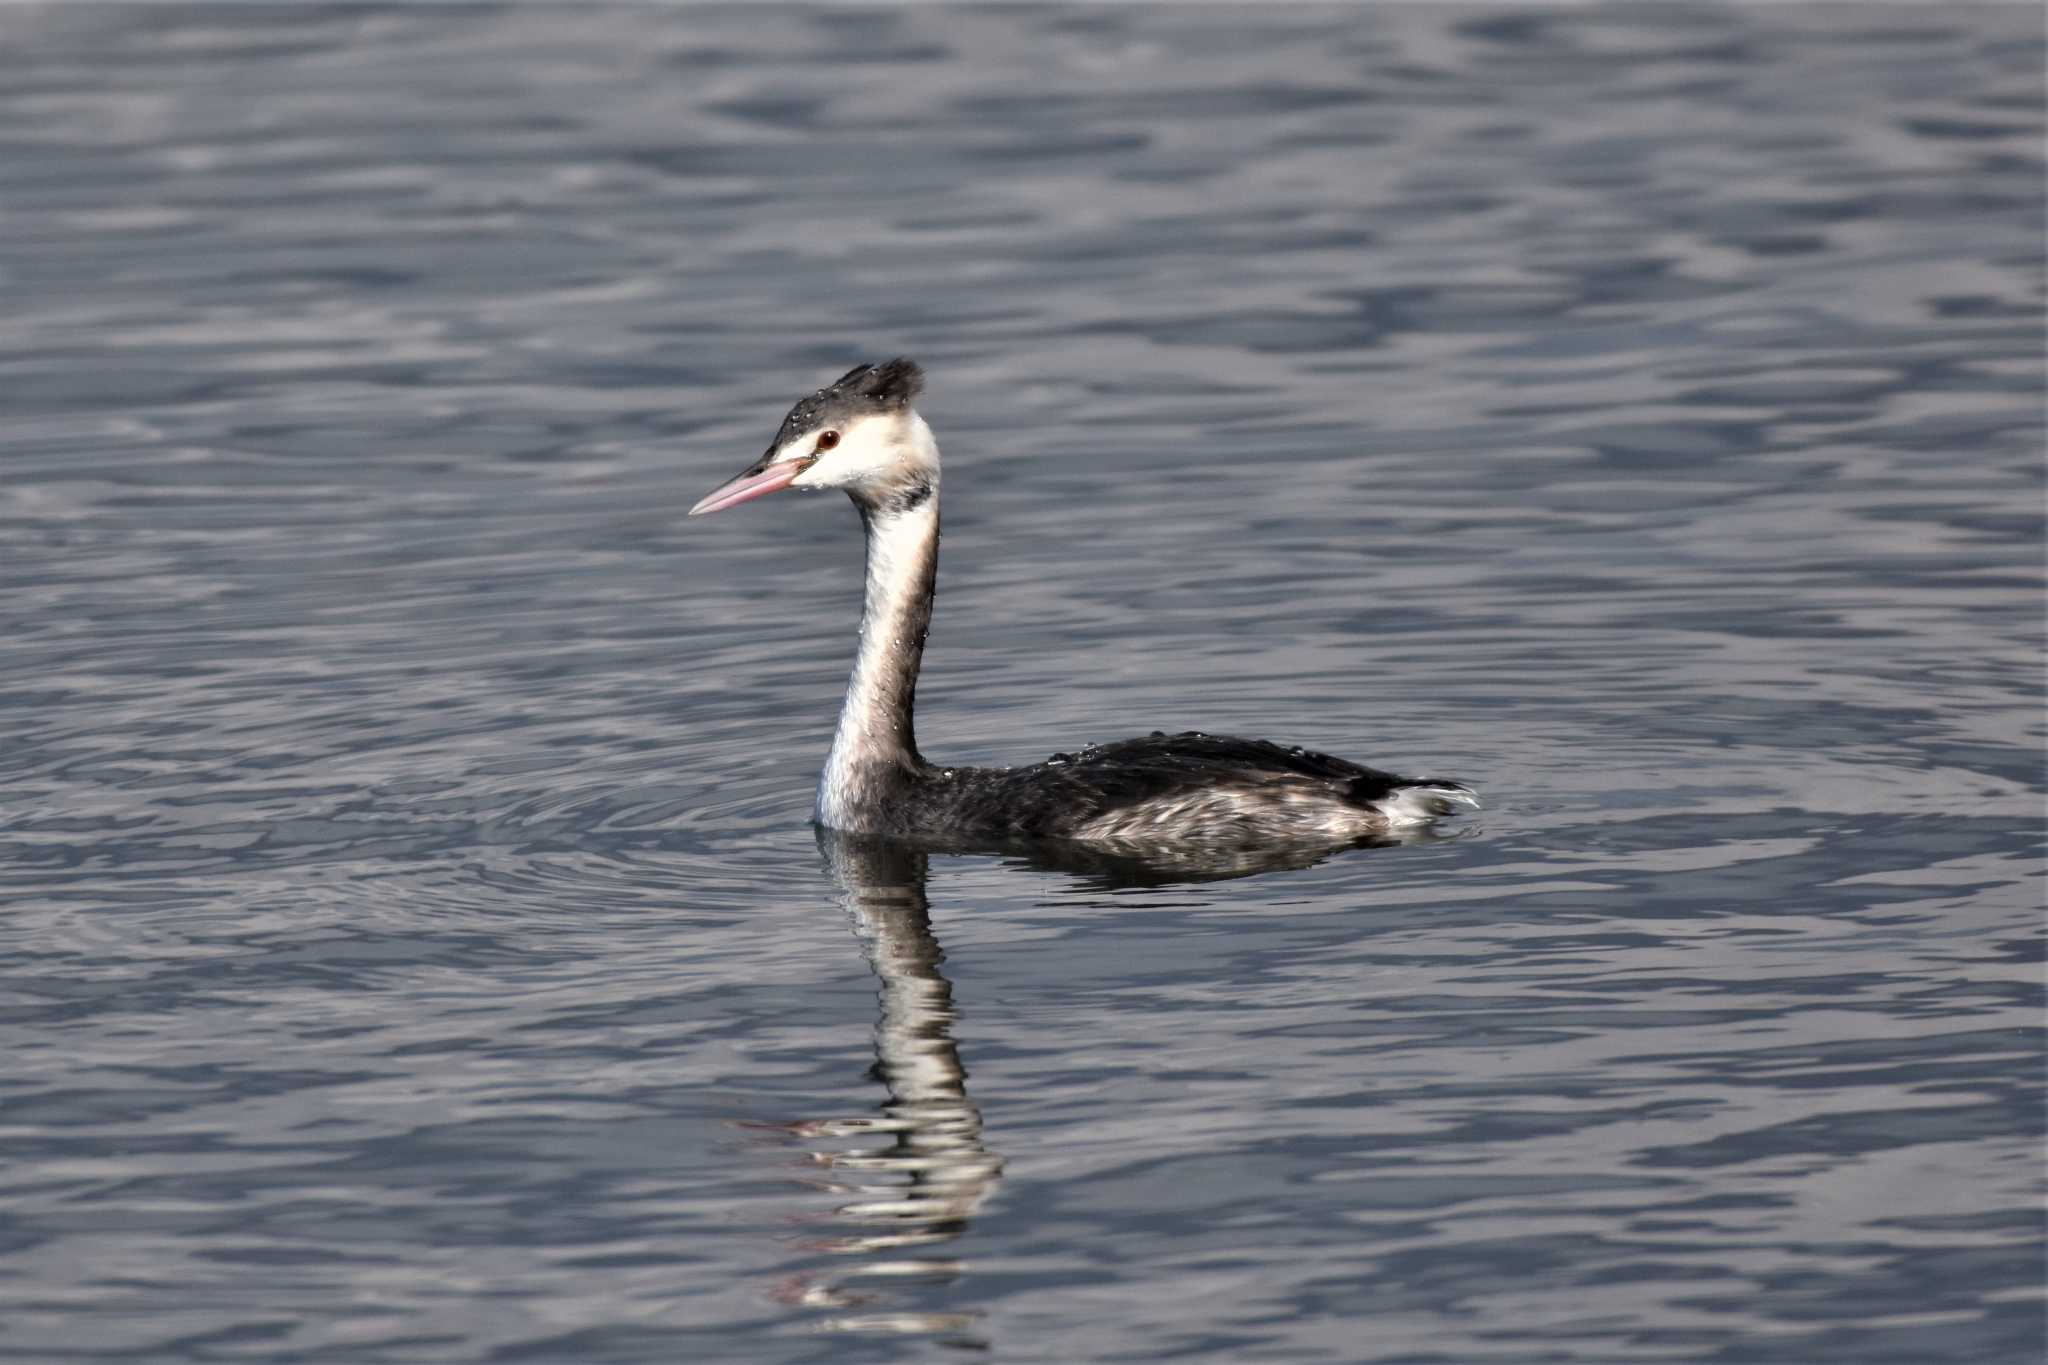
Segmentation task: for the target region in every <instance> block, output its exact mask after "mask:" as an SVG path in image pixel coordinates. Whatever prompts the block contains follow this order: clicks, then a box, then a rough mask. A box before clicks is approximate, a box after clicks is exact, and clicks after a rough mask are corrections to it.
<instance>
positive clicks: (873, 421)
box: [775, 414, 911, 488]
mask: <svg viewBox="0 0 2048 1365" xmlns="http://www.w3.org/2000/svg"><path fill="white" fill-rule="evenodd" d="M836 430H837V431H838V432H839V443H838V444H837V445H835V446H833V447H832V449H830V450H827V451H824V452H822V453H819V452H818V433H817V432H815V431H814V432H811V433H810V434H809V435H806V436H800V437H798V438H797V439H796V440H794V441H791V442H790V443H789V444H788V445H786V446H784V447H783V448H782V449H780V450H778V451H776V452H775V458H776V459H778V460H795V459H809V458H810V457H811V456H812V455H813V454H817V456H818V458H817V462H816V463H814V464H813V465H812V466H811V467H810V468H809V469H806V470H805V471H804V472H803V473H801V474H799V475H797V476H796V478H795V479H793V480H792V481H791V487H794V488H846V487H848V486H850V485H855V484H862V483H869V482H873V481H875V480H878V479H881V478H884V477H886V476H888V475H890V474H893V473H894V472H895V471H896V470H898V469H899V468H900V467H901V466H902V465H903V463H904V460H905V458H906V457H907V456H908V455H909V454H910V453H911V452H910V451H909V450H907V449H906V447H905V444H904V441H903V434H904V429H903V419H902V418H901V417H900V416H896V415H891V414H878V415H875V416H868V417H859V418H855V419H854V420H853V421H851V422H847V423H846V424H844V425H843V426H840V427H838V428H836Z"/></svg>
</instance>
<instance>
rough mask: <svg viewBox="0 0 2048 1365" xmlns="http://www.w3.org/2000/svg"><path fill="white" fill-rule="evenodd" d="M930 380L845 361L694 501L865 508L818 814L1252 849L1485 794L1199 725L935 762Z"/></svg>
mask: <svg viewBox="0 0 2048 1365" xmlns="http://www.w3.org/2000/svg"><path fill="white" fill-rule="evenodd" d="M921 385H922V374H921V372H920V371H919V370H918V368H917V367H916V366H915V365H912V364H911V363H910V362H909V361H905V360H894V361H890V362H888V363H887V364H884V365H880V366H866V365H863V366H861V367H859V368H857V369H855V370H853V371H851V372H849V373H848V374H846V375H845V376H843V377H842V378H841V379H839V380H838V381H837V382H836V383H834V384H832V385H830V386H828V387H826V388H824V389H820V390H818V391H817V392H816V393H814V394H811V395H809V396H808V397H806V398H804V399H803V400H802V401H800V402H799V403H798V404H797V405H796V407H795V408H793V409H792V410H791V411H790V414H789V416H788V417H787V418H786V419H785V420H784V422H783V425H782V430H781V431H780V432H779V433H778V435H777V437H776V442H775V444H774V445H772V446H770V447H769V450H768V453H767V454H766V455H765V456H763V457H762V459H761V460H760V461H759V462H758V463H756V464H755V465H754V466H753V467H751V468H749V469H748V470H747V471H745V472H744V473H742V474H741V475H740V476H739V477H738V478H735V479H733V480H732V481H731V482H729V483H727V484H726V485H724V486H723V487H721V488H719V489H717V490H716V491H714V492H713V493H712V494H710V495H709V496H708V497H706V498H705V499H704V500H703V501H702V502H700V503H698V504H697V506H696V507H695V508H693V509H692V515H696V514H698V513H701V512H715V511H718V510H721V509H722V508H725V507H730V506H733V505H735V504H737V503H740V502H745V501H748V500H750V499H752V498H755V497H759V496H761V495H763V494H765V493H769V492H773V491H775V490H776V489H779V488H784V487H820V488H825V487H836V488H842V489H844V490H845V491H846V492H847V494H848V495H849V496H850V497H851V498H852V499H853V502H854V505H855V507H856V508H857V509H858V510H859V512H860V516H861V522H862V525H863V526H864V528H865V529H866V532H867V545H868V554H867V592H866V601H865V606H864V609H863V612H862V617H861V633H860V648H859V652H858V655H857V657H856V659H855V663H854V668H853V676H852V679H851V681H850V682H849V684H848V686H847V694H846V702H845V705H844V707H843V708H842V709H841V712H840V718H839V728H838V732H837V734H836V735H835V736H834V739H833V743H832V751H831V754H830V755H829V756H828V758H827V759H826V763H825V770H824V773H823V775H822V776H821V777H820V779H819V782H818V795H817V802H816V805H815V806H814V808H813V812H812V813H813V817H814V818H815V819H816V820H817V822H818V823H819V824H821V825H825V826H827V827H830V828H833V829H839V830H845V831H849V832H854V833H863V834H883V835H893V836H896V837H899V838H909V839H915V840H920V841H923V842H928V843H943V844H955V845H966V844H976V843H985V844H1001V845H1014V844H1016V843H1018V842H1021V841H1032V840H1069V841H1078V842H1083V843H1096V844H1105V845H1127V846H1128V845H1146V844H1175V843H1187V844H1200V845H1203V846H1207V847H1217V848H1222V847H1229V848H1252V847H1259V846H1263V845H1273V844H1282V843H1314V844H1323V845H1330V844H1339V843H1347V842H1356V841H1360V840H1367V839H1372V838H1375V837H1380V836H1384V835H1386V834H1387V833H1388V832H1390V831H1394V830H1399V829H1401V828H1404V827H1413V826H1419V825H1423V824H1427V823H1428V822H1430V821H1432V820H1434V819H1436V818H1437V817H1439V816H1442V815H1447V814H1450V813H1452V812H1453V811H1454V810H1456V809H1457V808H1458V807H1460V806H1476V805H1477V804H1478V802H1477V800H1476V798H1475V797H1474V796H1473V794H1472V792H1471V791H1470V789H1468V788H1467V787H1465V786H1464V785H1463V784H1462V783H1458V782H1452V781H1448V780H1442V779H1432V778H1407V777H1397V776H1395V775H1394V774H1392V773H1386V772H1381V771H1378V770H1377V769H1373V768H1366V767H1361V766H1360V765H1358V764H1355V763H1350V762H1347V761H1345V760H1344V759H1341V758H1333V757H1331V756H1329V755H1327V754H1319V753H1311V752H1309V751H1307V750H1305V749H1301V748H1284V747H1282V746H1280V745H1277V744H1273V743H1269V742H1268V741H1265V740H1255V739H1233V738H1229V737H1227V736H1220V735H1207V734H1202V733H1199V732H1195V731H1188V732H1185V733H1181V734H1173V735H1169V734H1164V733H1156V732H1155V733H1154V734H1152V735H1150V736H1147V737H1145V738H1142V739H1128V740H1122V741H1119V742H1117V743H1114V744H1101V745H1090V746H1088V747H1086V748H1083V749H1079V750H1076V751H1074V752H1072V753H1063V754H1056V755H1054V756H1053V757H1052V758H1050V759H1047V760H1046V761H1045V762H1043V763H1036V764H1031V765H1029V766H1024V767H1016V768H962V767H951V768H949V767H943V766H939V765H935V764H932V763H930V762H928V761H926V760H925V758H924V757H923V755H922V754H920V753H919V752H918V748H917V741H916V735H915V730H914V725H913V720H914V715H913V712H914V703H915V694H916V688H917V674H918V668H919V666H920V664H921V663H922V661H923V657H924V643H925V636H926V633H927V631H928V630H929V628H930V625H931V612H932V598H933V594H934V591H935V588H936V585H937V575H938V547H939V496H938V488H939V458H938V447H937V444H936V443H935V442H934V441H933V439H932V435H931V430H930V428H929V427H927V426H926V425H925V423H924V420H923V419H922V418H921V417H919V416H918V415H917V413H916V412H915V411H914V410H913V409H912V408H911V400H912V399H913V398H914V397H915V396H916V394H917V392H918V391H919V389H920V387H921Z"/></svg>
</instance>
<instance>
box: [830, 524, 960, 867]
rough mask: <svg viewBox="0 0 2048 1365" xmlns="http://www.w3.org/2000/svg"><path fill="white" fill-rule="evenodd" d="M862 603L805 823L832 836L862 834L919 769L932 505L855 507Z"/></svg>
mask: <svg viewBox="0 0 2048 1365" xmlns="http://www.w3.org/2000/svg"><path fill="white" fill-rule="evenodd" d="M855 505H856V506H858V507H859V508H860V514H861V521H862V523H863V525H864V526H865V527H866V529H867V543H868V548H867V599H866V603H865V605H864V607H863V609H862V612H861V620H860V651H859V653H858V655H857V656H856V657H855V660H854V665H853V678H852V680H851V681H850V682H849V683H848V684H847V688H846V704H845V706H844V707H842V708H841V710H840V712H839V731H838V733H837V734H836V735H835V736H834V737H833V740H832V753H831V756H830V757H828V758H827V759H826V760H825V772H824V775H823V776H822V777H820V778H819V780H818V799H817V804H816V806H815V808H814V809H813V811H812V817H813V818H814V819H816V820H817V821H818V822H819V823H820V824H823V825H830V826H832V827H833V828H835V829H861V828H871V827H872V826H873V823H874V815H875V813H876V812H877V811H878V810H880V809H882V808H883V807H884V806H885V804H886V803H887V802H888V800H889V799H890V797H891V796H892V795H894V794H895V793H897V792H900V791H901V790H902V789H903V788H904V787H905V786H906V785H907V784H908V783H909V781H910V780H911V779H912V777H913V776H914V775H915V774H916V773H917V771H918V770H919V769H920V768H922V767H923V765H924V760H923V758H921V757H920V756H919V755H918V752H917V734H916V731H915V729H914V728H913V724H912V714H911V713H912V710H913V708H914V707H915V704H916V694H917V670H918V666H919V664H920V663H921V662H922V661H923V659H924V639H925V634H926V632H928V631H929V630H930V628H931V621H932V593H933V590H934V587H935V585H936V583H937V580H938V572H939V496H938V490H937V489H936V488H934V487H931V486H930V485H926V486H925V487H924V489H923V496H922V497H921V498H920V499H918V500H916V501H914V502H913V501H911V500H910V499H907V498H898V499H894V500H892V501H890V502H888V503H886V504H883V505H876V504H873V503H867V502H861V501H859V500H858V499H857V500H856V503H855Z"/></svg>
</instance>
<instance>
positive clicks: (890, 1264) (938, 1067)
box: [779, 829, 1433, 1346]
mask: <svg viewBox="0 0 2048 1365" xmlns="http://www.w3.org/2000/svg"><path fill="white" fill-rule="evenodd" d="M1429 837H1433V836H1431V835H1430V834H1428V833H1427V832H1421V833H1417V834H1411V835H1409V836H1407V837H1405V838H1403V839H1400V840H1385V841H1377V842H1386V843H1391V842H1415V841H1417V840H1419V839H1426V838H1429ZM818 846H819V848H820V850H821V851H822V852H823V854H824V858H825V867H826V871H827V872H828V873H829V874H830V875H831V878H832V881H833V883H834V885H835V887H836V889H837V892H838V897H839V902H840V904H841V906H842V907H843V908H844V909H845V911H846V914H847V916H848V918H849V919H850V920H851V921H852V924H853V931H854V933H855V935H856V936H857V937H858V938H859V939H860V942H861V948H862V952H863V954H864V955H865V956H866V958H867V960H868V963H869V965H870V966H871V967H872V968H873V969H874V973H875V977H876V979H877V980H878V981H879V982H880V984H881V989H880V1006H881V1007H880V1013H879V1017H878V1018H877V1019H876V1022H875V1067H874V1070H873V1073H872V1074H873V1075H874V1077H875V1078H876V1079H877V1080H879V1081H881V1083H882V1085H883V1087H884V1089H885V1090H886V1091H887V1092H888V1098H887V1099H886V1100H885V1101H884V1102H883V1104H882V1105H881V1107H880V1111H879V1113H877V1114H868V1115H863V1116H859V1117H849V1118H837V1119H815V1120H807V1121H804V1122H801V1123H794V1124H788V1125H780V1126H779V1131H781V1132H784V1133H788V1134H791V1135H793V1136H795V1137H796V1138H797V1139H799V1140H801V1141H803V1142H805V1143H806V1144H807V1145H810V1151H809V1160H810V1161H811V1162H812V1163H813V1164H814V1165H816V1166H818V1167H822V1168H824V1169H825V1170H827V1171H829V1172H831V1174H830V1175H829V1176H828V1177H827V1178H826V1180H825V1182H824V1187H825V1188H826V1189H828V1190H829V1191H831V1192H832V1193H833V1194H834V1195H835V1196H837V1197H839V1198H840V1199H842V1200H844V1202H842V1203H840V1204H839V1205H838V1207H837V1209H836V1211H835V1213H834V1214H833V1221H835V1222H836V1223H837V1224H838V1225H839V1228H840V1231H838V1232H837V1233H836V1234H834V1235H830V1236H826V1237H823V1238H820V1239H817V1240H814V1241H812V1242H810V1244H809V1245H810V1246H811V1248H812V1249H814V1250H816V1251H819V1252H823V1253H827V1254H830V1255H832V1256H834V1257H836V1258H844V1260H843V1261H840V1262H839V1263H838V1264H835V1265H832V1266H830V1267H829V1268H826V1269H823V1270H821V1271H818V1272H816V1273H809V1274H803V1275H798V1276H796V1277H794V1278H792V1279H790V1280H788V1281H785V1282H784V1285H783V1287H782V1293H781V1294H780V1297H782V1298H783V1299H784V1300H785V1301H787V1302H790V1303H794V1304H796V1305H799V1306H801V1307H804V1308H811V1309H822V1310H826V1311H827V1313H828V1314H829V1316H827V1317H826V1318H824V1319H823V1320H822V1321H821V1322H820V1323H818V1324H817V1325H818V1326H820V1327H822V1328H824V1329H825V1330H830V1331H844V1332H860V1333H904V1334H909V1333H921V1334H941V1335H946V1336H949V1337H951V1338H952V1339H953V1340H954V1341H956V1342H957V1343H958V1344H961V1345H964V1346H982V1345H985V1344H986V1343H983V1342H980V1341H977V1340H975V1339H974V1337H973V1328H974V1325H975V1323H976V1321H977V1320H978V1318H979V1317H980V1314H978V1313H975V1312H959V1311H954V1312H931V1311H917V1310H913V1309H910V1308H908V1307H904V1306H903V1298H904V1296H905V1295H906V1294H907V1293H908V1292H910V1290H911V1289H912V1287H913V1286H920V1285H921V1286H924V1287H928V1288H929V1287H935V1286H939V1285H945V1284H949V1283H951V1282H953V1281H955V1280H957V1279H958V1278H959V1277H960V1276H961V1275H962V1274H963V1273H964V1270H965V1267H964V1265H963V1263H962V1262H961V1261H959V1260H958V1259H956V1258H955V1257H953V1256H951V1255H948V1254H946V1251H945V1248H946V1246H947V1244H949V1243H951V1242H954V1241H955V1240H957V1239H958V1238H959V1237H961V1236H962V1235H963V1234H964V1233H965V1232H966V1231H967V1230H968V1228H969V1226H970V1224H971V1222H972V1220H973V1218H974V1216H975V1214H976V1212H977V1211H978V1210H980V1209H981V1207H982V1206H983V1205H984V1204H985V1203H986V1202H987V1201H988V1199H989V1196H990V1195H991V1193H993V1191H994V1190H995V1188H996V1186H997V1184H998V1183H999V1182H1000V1181H1001V1179H1002V1172H1003V1160H1002V1158H1001V1157H1000V1156H999V1155H997V1154H996V1153H995V1152H993V1151H991V1150H990V1149H989V1148H988V1146H987V1145H986V1144H985V1143H984V1142H983V1140H982V1120H981V1110H980V1109H979V1108H978V1107H977V1106H976V1105H975V1103H974V1100H973V1099H972V1098H971V1097H970V1096H969V1095H968V1093H967V1069H966V1068H965V1067H964V1066H962V1065H961V1062H960V1049H959V1047H958V1045H957V1044H956V1043H955V1042H954V1040H953V1021H954V1018H955V1011H954V1007H953V986H952V983H951V982H950V981H948V980H947V979H946V977H945V975H944V973H942V972H941V971H940V970H939V966H940V963H942V962H943V961H944V960H945V954H944V953H943V952H942V951H940V948H939V941H938V939H937V938H936V937H935V936H934V935H933V933H932V924H931V912H930V903H929V901H928V900H927V897H926V893H925V886H926V878H927V872H928V866H929V861H930V857H931V855H932V854H933V853H974V854H982V855H992V856H996V857H1000V858H1002V859H1004V860H1005V861H1007V862H1009V863H1010V864H1011V865H1013V866H1018V867H1025V868H1030V869H1032V870H1037V871H1058V872H1062V873H1066V874H1069V875H1071V876H1074V877H1077V878H1079V879H1080V881H1081V882H1082V883H1083V884H1084V885H1086V886H1090V887H1104V886H1112V887H1127V886H1157V885H1162V884H1166V883H1170V882H1196V881H1216V880H1222V879H1225V878H1233V877H1246V876H1252V875H1254V874H1257V873H1261V872H1274V871H1281V870H1286V869H1295V868H1304V867H1309V866H1312V865H1313V864H1315V863H1318V862H1321V861H1322V860H1323V859H1324V858H1327V857H1329V856H1331V855H1332V854H1334V853H1338V852H1341V851H1343V849H1342V848H1340V847H1330V846H1322V845H1318V846H1312V847H1311V846H1299V847H1286V846H1283V847H1278V848H1274V847H1268V848H1263V849H1207V850H1204V849H1192V848H1188V847H1185V846H1178V847H1175V846H1158V847H1152V846H1143V845H1136V844H1133V845H1129V846H1106V845H1079V844H1040V845H1019V846H1016V847H1002V848H988V847H975V848H953V847H942V846H937V845H930V846H912V845H908V844H904V843H901V842H898V841H895V840H891V839H885V838H881V837H877V836H872V835H852V834H842V833H839V832H837V831H834V830H826V829H820V830H819V831H818ZM1344 847H1356V845H1347V846H1344ZM876 1139H882V1140H883V1144H882V1145H877V1143H876V1141H875V1140H876Z"/></svg>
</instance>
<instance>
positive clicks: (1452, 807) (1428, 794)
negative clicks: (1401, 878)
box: [1372, 778, 1479, 829]
mask: <svg viewBox="0 0 2048 1365" xmlns="http://www.w3.org/2000/svg"><path fill="white" fill-rule="evenodd" d="M1372 804H1373V807H1374V809H1376V810H1378V811H1379V812H1380V813H1381V814H1383V815H1385V816H1386V817H1387V827H1388V828H1390V829H1399V828H1401V827H1402V826H1404V825H1424V824H1428V823H1429V822H1430V821H1431V820H1435V819H1438V818H1440V817H1442V816H1445V815H1455V814H1457V813H1458V811H1459V810H1461V809H1463V810H1478V809H1479V796H1478V793H1476V792H1474V791H1473V790H1472V789H1471V788H1470V787H1468V786H1466V785H1465V784H1464V783H1462V782H1448V781H1441V780H1437V779H1434V778H1423V779H1420V780H1418V781H1415V782H1412V783H1410V784H1409V785H1407V786H1405V787H1396V788H1394V790H1393V791H1392V792H1390V793H1389V794H1388V795H1386V796H1383V797H1381V798H1380V799H1379V800H1377V801H1375V802H1373V803H1372Z"/></svg>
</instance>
